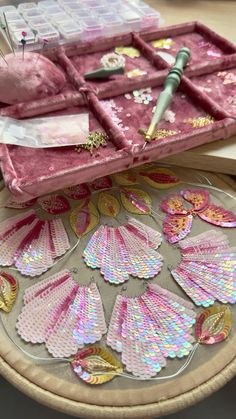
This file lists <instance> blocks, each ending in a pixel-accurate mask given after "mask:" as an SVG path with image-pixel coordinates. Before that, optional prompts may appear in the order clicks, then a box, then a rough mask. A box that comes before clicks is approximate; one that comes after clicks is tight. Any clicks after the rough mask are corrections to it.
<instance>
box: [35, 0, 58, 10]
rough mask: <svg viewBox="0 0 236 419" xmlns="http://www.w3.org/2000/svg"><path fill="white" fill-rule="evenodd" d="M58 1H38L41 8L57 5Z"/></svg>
mask: <svg viewBox="0 0 236 419" xmlns="http://www.w3.org/2000/svg"><path fill="white" fill-rule="evenodd" d="M56 5H57V3H56V1H55V0H42V1H39V2H38V7H39V8H40V9H48V8H49V7H52V6H56Z"/></svg>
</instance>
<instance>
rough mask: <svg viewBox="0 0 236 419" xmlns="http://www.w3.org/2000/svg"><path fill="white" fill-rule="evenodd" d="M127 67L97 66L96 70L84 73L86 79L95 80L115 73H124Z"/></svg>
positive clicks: (106, 77)
mask: <svg viewBox="0 0 236 419" xmlns="http://www.w3.org/2000/svg"><path fill="white" fill-rule="evenodd" d="M124 72H125V68H124V66H120V67H114V68H112V67H111V68H109V67H101V68H97V69H96V70H94V71H91V72H90V73H85V74H84V79H85V80H93V79H108V78H109V77H110V76H113V74H124Z"/></svg>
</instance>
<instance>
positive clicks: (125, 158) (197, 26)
mask: <svg viewBox="0 0 236 419" xmlns="http://www.w3.org/2000/svg"><path fill="white" fill-rule="evenodd" d="M163 39H164V41H163ZM166 39H168V42H169V45H168V49H165V48H166V47H165V42H166ZM153 41H157V42H153ZM163 42H164V44H163ZM168 42H167V44H168ZM163 45H164V47H163ZM117 46H128V47H129V46H132V47H134V48H136V49H137V50H138V51H139V57H130V56H125V59H126V68H125V70H126V73H125V74H124V75H117V76H113V77H112V79H111V80H109V81H94V82H85V80H84V77H83V74H84V73H85V72H87V71H91V70H93V69H94V68H97V67H100V66H101V62H100V59H101V57H102V56H103V55H105V54H107V53H109V52H114V50H115V47H117ZM181 46H187V47H189V48H190V49H191V60H190V63H189V65H188V67H187V68H186V70H185V73H184V74H185V75H184V76H183V78H182V81H181V85H180V88H179V90H178V92H177V93H176V94H175V96H174V100H173V103H172V104H171V107H170V109H171V110H172V111H173V112H174V113H175V122H174V123H170V122H167V121H165V120H163V121H161V123H160V124H159V125H158V130H159V131H160V135H159V136H157V139H156V140H153V141H152V142H151V143H145V141H144V138H143V137H142V135H140V134H139V133H138V129H139V128H144V129H147V127H148V125H149V123H150V119H151V117H152V111H153V107H154V106H155V103H156V99H157V97H158V94H159V93H160V91H161V89H162V86H163V82H164V80H165V78H166V76H167V74H168V71H169V65H168V64H167V63H166V61H164V60H163V59H162V58H161V56H160V55H158V54H157V53H158V52H160V51H162V52H163V51H164V52H168V53H170V54H172V55H176V53H177V51H178V49H179V48H180V47H181ZM88 51H89V52H88ZM44 55H46V56H47V57H48V58H49V59H51V60H52V61H54V62H55V63H56V65H58V66H59V67H60V68H61V69H62V70H63V71H64V73H65V75H66V78H67V84H66V86H65V87H64V89H63V91H61V92H60V93H59V94H57V95H55V96H51V97H48V98H46V99H41V100H36V101H32V102H27V103H19V104H17V105H11V106H9V105H8V106H5V105H2V107H1V109H0V114H1V115H2V116H11V117H14V118H29V117H35V116H41V115H48V116H53V115H61V114H71V113H82V112H88V113H89V116H90V132H94V131H100V132H104V133H106V134H107V135H108V141H107V145H106V147H100V148H98V149H97V150H95V151H94V152H93V154H92V155H91V154H90V153H89V152H88V151H87V150H82V151H81V152H80V153H78V152H76V151H75V147H62V148H51V149H41V150H38V149H32V148H26V147H17V146H6V145H1V148H0V157H1V168H2V171H3V175H4V179H5V182H6V185H7V186H8V187H9V189H10V190H11V192H12V193H13V194H14V195H15V196H16V197H18V199H20V200H22V201H23V200H28V199H30V198H32V197H34V196H38V195H42V194H45V193H50V192H52V191H54V190H57V189H58V187H61V188H64V187H67V186H72V185H76V184H78V183H82V182H87V181H91V180H93V179H95V178H98V177H101V176H104V175H107V174H111V173H114V172H118V171H121V170H125V169H127V168H129V167H134V166H138V165H140V164H143V163H145V162H149V161H154V160H157V159H160V158H163V157H166V156H168V155H171V154H175V153H178V152H181V151H184V150H187V149H190V148H192V147H195V146H197V145H201V144H204V143H208V142H211V141H215V140H217V139H223V138H227V137H230V136H231V135H232V134H234V133H236V121H235V116H236V46H234V45H233V44H231V43H230V42H229V41H227V40H225V39H224V38H222V37H221V36H219V35H218V34H216V33H215V32H213V31H212V30H210V29H209V28H207V27H205V26H204V25H202V24H201V23H198V22H189V23H186V24H181V25H175V26H170V27H165V28H162V29H158V30H156V31H152V32H146V33H130V34H128V35H122V36H117V37H112V38H106V39H99V40H96V41H93V42H87V43H83V44H78V45H77V44H71V45H68V46H65V47H57V48H51V49H47V50H45V51H44ZM136 69H138V70H139V72H143V73H145V74H143V75H140V76H138V77H131V78H130V77H129V74H130V73H131V74H132V72H135V70H136ZM141 89H144V95H145V89H148V90H147V92H148V93H147V95H148V96H149V99H148V101H146V102H145V103H143V102H144V101H143V100H141V101H140V99H139V100H138V101H137V98H136V94H139V91H140V90H141ZM134 92H136V93H134ZM137 92H138V93H137ZM202 122H203V123H202Z"/></svg>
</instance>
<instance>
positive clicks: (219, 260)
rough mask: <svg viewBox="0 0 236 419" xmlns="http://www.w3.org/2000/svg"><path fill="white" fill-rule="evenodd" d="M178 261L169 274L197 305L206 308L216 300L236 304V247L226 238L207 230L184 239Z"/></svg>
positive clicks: (220, 233)
mask: <svg viewBox="0 0 236 419" xmlns="http://www.w3.org/2000/svg"><path fill="white" fill-rule="evenodd" d="M179 247H180V249H181V256H182V259H181V262H180V263H179V264H178V266H177V267H176V268H175V269H172V271H171V274H172V276H173V277H174V279H175V280H176V282H177V283H178V284H179V285H180V286H181V288H182V289H183V290H184V291H185V292H186V294H187V295H188V296H189V297H190V298H191V299H192V300H193V302H194V303H195V304H196V305H197V306H203V307H208V306H210V305H212V304H214V302H215V300H218V301H220V302H222V303H225V304H226V303H231V304H234V303H235V302H236V263H235V262H236V248H235V247H229V241H228V238H227V236H226V235H225V234H224V233H222V232H221V231H215V230H210V231H207V232H204V233H202V234H199V235H198V236H195V237H191V238H188V239H185V240H183V241H182V242H181V243H180V244H179Z"/></svg>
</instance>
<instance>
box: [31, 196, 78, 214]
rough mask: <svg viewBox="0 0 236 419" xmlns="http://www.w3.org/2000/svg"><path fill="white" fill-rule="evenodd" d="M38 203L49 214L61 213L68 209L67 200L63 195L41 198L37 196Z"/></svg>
mask: <svg viewBox="0 0 236 419" xmlns="http://www.w3.org/2000/svg"><path fill="white" fill-rule="evenodd" d="M38 203H39V205H40V206H41V207H42V209H43V210H44V211H46V212H49V214H54V215H56V214H63V213H64V212H66V211H69V210H70V204H69V201H68V200H67V199H66V198H65V197H64V196H63V195H57V194H55V195H47V196H43V197H42V198H38Z"/></svg>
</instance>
